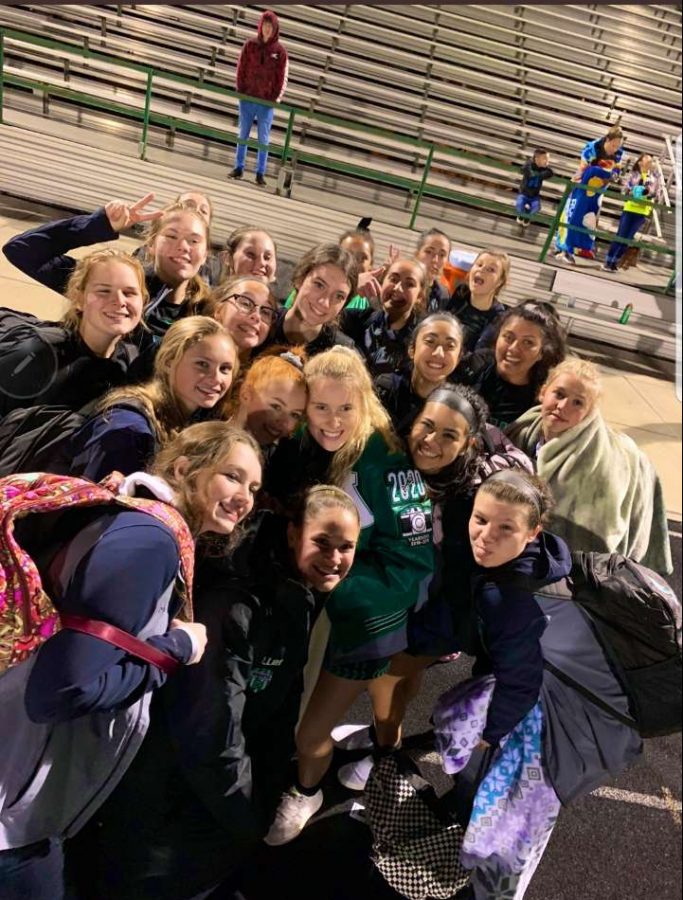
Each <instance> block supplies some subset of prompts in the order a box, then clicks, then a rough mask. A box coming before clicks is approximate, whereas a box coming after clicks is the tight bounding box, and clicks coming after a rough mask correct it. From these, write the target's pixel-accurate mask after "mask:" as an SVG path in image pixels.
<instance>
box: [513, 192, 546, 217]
mask: <svg viewBox="0 0 683 900" xmlns="http://www.w3.org/2000/svg"><path fill="white" fill-rule="evenodd" d="M515 209H516V210H517V215H518V216H522V215H524V213H530V214H531V215H532V216H535V215H536V213H537V212H539V210H540V209H541V198H540V197H527V196H525V195H524V194H519V196H518V197H517V202H516V203H515Z"/></svg>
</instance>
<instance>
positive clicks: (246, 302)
mask: <svg viewBox="0 0 683 900" xmlns="http://www.w3.org/2000/svg"><path fill="white" fill-rule="evenodd" d="M225 299H226V301H227V300H232V302H233V303H234V304H235V306H236V307H237V309H239V311H240V312H242V313H244V315H245V316H250V315H251V314H252V313H253V312H254V310H255V309H258V314H259V316H260V317H261V321H262V322H265V323H266V324H268V325H272V324H273V322H274V321H275V310H274V309H273V307H272V306H259V304H258V303H254V301H253V300H252V299H251V297H247V296H246V295H245V294H230V296H229V297H226V298H225Z"/></svg>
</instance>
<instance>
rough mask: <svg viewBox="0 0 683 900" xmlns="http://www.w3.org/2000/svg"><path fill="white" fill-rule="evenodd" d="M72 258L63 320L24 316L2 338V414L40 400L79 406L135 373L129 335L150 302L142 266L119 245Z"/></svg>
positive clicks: (0, 410)
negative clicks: (34, 318)
mask: <svg viewBox="0 0 683 900" xmlns="http://www.w3.org/2000/svg"><path fill="white" fill-rule="evenodd" d="M17 240H18V239H17ZM71 262H73V268H72V271H71V275H70V276H69V279H68V281H67V282H66V283H65V286H64V291H65V294H66V297H67V300H68V303H69V306H68V309H67V311H66V312H65V314H64V316H63V318H62V320H61V322H60V323H46V322H40V321H39V320H35V321H33V320H32V319H28V318H27V320H26V321H24V319H23V317H22V315H21V314H20V313H17V316H16V318H17V322H18V324H17V325H16V326H15V327H13V328H11V329H10V330H8V331H7V332H6V333H5V335H4V337H3V340H2V354H1V355H0V356H1V358H0V416H4V415H6V414H7V413H9V412H11V411H12V410H13V409H20V408H26V407H30V406H33V405H35V404H37V403H40V404H46V405H60V406H66V407H69V408H70V409H73V410H78V409H80V408H81V407H82V406H84V405H85V404H87V403H90V402H91V401H93V400H95V399H97V398H98V397H100V396H101V395H102V394H103V393H104V392H105V391H107V390H109V389H110V388H112V387H115V386H116V385H119V384H123V383H125V381H126V380H127V378H128V373H129V370H130V368H131V365H132V363H133V361H134V359H135V358H136V355H137V352H136V350H135V347H134V346H133V345H132V343H130V338H131V336H132V333H133V332H134V331H135V330H136V329H137V327H138V326H139V324H140V322H141V320H142V316H143V311H144V309H145V304H146V303H147V301H148V299H149V295H148V292H147V287H146V285H145V279H144V273H143V270H142V266H141V265H140V263H139V262H138V261H137V260H134V259H133V258H132V257H130V256H128V255H127V254H125V253H119V252H117V251H115V250H98V251H96V252H94V253H91V254H89V255H88V256H86V257H85V258H84V259H81V260H79V261H78V262H76V260H75V259H74V260H71Z"/></svg>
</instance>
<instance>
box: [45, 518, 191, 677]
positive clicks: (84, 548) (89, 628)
mask: <svg viewBox="0 0 683 900" xmlns="http://www.w3.org/2000/svg"><path fill="white" fill-rule="evenodd" d="M102 527H103V522H102V521H100V520H96V521H95V522H91V523H90V524H89V525H87V526H86V527H85V528H83V529H82V530H81V531H79V532H78V534H77V535H76V537H75V538H74V539H73V541H70V542H69V543H68V544H65V545H64V547H62V548H61V550H59V551H58V552H57V554H56V555H55V557H54V559H53V560H52V562H51V563H50V565H49V567H48V578H49V581H50V585H51V587H53V588H56V589H58V590H59V591H60V593H63V592H64V591H65V590H66V587H67V585H68V583H69V581H70V580H71V576H72V575H73V574H74V572H75V571H76V568H77V567H78V565H79V563H80V562H81V561H82V560H83V559H85V557H86V556H87V555H88V553H89V552H90V551H91V550H92V549H93V547H94V546H95V545H96V544H97V542H98V541H99V539H100V537H101V535H102ZM59 621H60V624H61V626H62V628H68V629H70V630H71V631H79V632H80V633H81V634H89V635H91V636H92V637H96V638H99V639H100V640H102V641H106V642H107V643H108V644H112V645H113V646H114V647H118V648H119V649H120V650H123V651H124V652H126V653H127V654H128V655H129V656H135V657H136V658H137V659H141V660H143V661H144V662H147V663H150V664H151V665H153V666H156V667H157V668H158V669H161V671H162V672H165V673H166V674H167V675H172V674H173V672H175V671H176V670H177V669H179V668H180V665H181V663H179V662H178V660H177V659H176V658H175V657H173V656H171V655H170V654H168V653H164V652H163V651H162V650H158V649H157V648H156V647H153V646H152V645H151V644H148V643H147V642H146V641H141V640H140V639H139V638H137V637H135V635H133V634H130V633H129V632H128V631H124V630H123V629H122V628H117V627H116V625H110V624H109V622H103V621H101V620H99V619H91V618H89V617H87V616H75V615H71V614H69V613H59Z"/></svg>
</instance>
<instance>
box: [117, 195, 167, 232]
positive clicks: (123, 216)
mask: <svg viewBox="0 0 683 900" xmlns="http://www.w3.org/2000/svg"><path fill="white" fill-rule="evenodd" d="M152 200H154V194H145V196H144V197H142V198H141V199H140V200H137V201H136V202H135V203H132V204H131V205H130V206H129V205H128V204H127V203H125V201H123V200H110V201H109V203H107V204H106V205H105V207H104V211H105V213H106V214H107V218H108V219H109V224H110V225H111V227H112V228H113V229H114V231H123V229H124V228H131V227H132V226H133V225H137V224H138V223H140V222H151V221H153V220H154V219H158V218H159V216H161V215H162V213H163V210H161V209H157V210H153V211H148V212H143V209H144V207H145V206H147V204H148V203H151V202H152Z"/></svg>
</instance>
